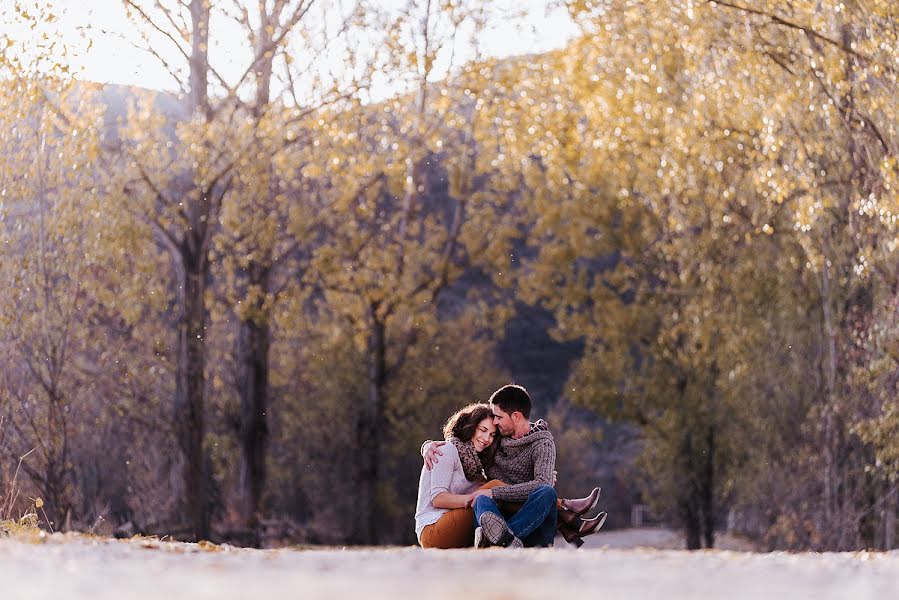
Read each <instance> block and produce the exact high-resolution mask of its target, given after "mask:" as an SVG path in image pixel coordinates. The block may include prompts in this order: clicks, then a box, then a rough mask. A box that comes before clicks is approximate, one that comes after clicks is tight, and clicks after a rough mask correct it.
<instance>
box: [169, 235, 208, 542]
mask: <svg viewBox="0 0 899 600" xmlns="http://www.w3.org/2000/svg"><path fill="white" fill-rule="evenodd" d="M182 256H183V258H184V273H185V275H184V281H183V297H182V304H183V306H182V312H181V315H180V318H179V321H178V364H177V368H176V385H175V407H174V408H175V410H174V415H173V416H174V421H175V432H176V436H177V439H178V446H179V449H180V451H181V459H182V461H183V462H182V469H183V471H182V478H183V481H184V504H185V507H184V510H185V514H186V515H187V519H188V522H189V526H190V529H191V532H192V534H193V537H194V539H196V540H201V539H208V538H209V506H208V490H207V485H206V472H205V468H204V460H203V458H204V457H203V437H204V433H205V423H204V414H203V411H204V392H205V367H206V356H205V342H206V339H205V337H206V307H205V304H204V295H205V290H206V273H205V267H204V266H203V265H204V264H205V261H203V260H201V259H200V258H198V257H195V256H193V253H191V252H189V251H185V252H183V254H182Z"/></svg>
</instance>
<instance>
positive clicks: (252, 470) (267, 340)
mask: <svg viewBox="0 0 899 600" xmlns="http://www.w3.org/2000/svg"><path fill="white" fill-rule="evenodd" d="M250 273H251V282H250V283H251V284H254V285H259V286H260V288H261V289H263V290H265V289H267V288H268V279H269V269H268V268H267V267H258V268H253V266H251V269H250ZM264 301H265V300H264V298H258V299H257V303H258V304H259V306H257V307H255V309H258V311H262V310H263V307H262V306H261V305H262V304H263V303H264ZM256 313H257V310H254V311H253V312H252V314H251V315H250V318H248V319H246V320H243V321H241V322H240V331H239V334H238V340H237V389H238V395H239V396H240V434H239V435H240V497H241V504H242V506H241V510H242V512H243V515H242V517H243V521H244V525H245V526H246V527H247V529H248V531H249V532H250V534H251V536H252V540H251V541H252V543H253V544H254V545H256V546H258V545H259V543H260V542H261V540H260V537H259V531H258V528H259V511H260V507H261V505H262V494H263V492H264V490H265V479H266V469H265V459H266V450H267V445H268V423H267V414H266V413H267V411H268V393H269V359H268V353H269V348H270V346H271V328H270V326H269V322H268V319H267V318H260V319H256V318H254V317H255V316H257V315H256Z"/></svg>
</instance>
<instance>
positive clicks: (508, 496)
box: [493, 440, 556, 502]
mask: <svg viewBox="0 0 899 600" xmlns="http://www.w3.org/2000/svg"><path fill="white" fill-rule="evenodd" d="M555 468H556V444H555V443H554V442H553V441H551V440H544V441H541V442H540V443H539V445H538V444H534V478H533V479H532V480H530V481H525V482H523V483H516V484H514V485H504V486H500V487H495V488H493V499H494V500H500V501H503V502H524V501H525V500H527V499H528V496H529V495H530V494H531V492H533V491H534V490H535V489H537V487H539V486H541V485H550V486H551V485H552V484H553V470H555Z"/></svg>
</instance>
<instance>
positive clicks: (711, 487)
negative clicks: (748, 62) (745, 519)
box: [702, 427, 715, 548]
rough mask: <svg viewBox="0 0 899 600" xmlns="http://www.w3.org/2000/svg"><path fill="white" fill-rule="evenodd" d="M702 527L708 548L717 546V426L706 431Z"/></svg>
mask: <svg viewBox="0 0 899 600" xmlns="http://www.w3.org/2000/svg"><path fill="white" fill-rule="evenodd" d="M702 528H703V531H702V533H703V541H704V542H705V547H706V548H714V547H715V428H714V427H709V429H708V431H707V432H706V448H705V464H704V469H703V474H702Z"/></svg>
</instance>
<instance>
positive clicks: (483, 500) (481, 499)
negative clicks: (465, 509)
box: [472, 496, 491, 511]
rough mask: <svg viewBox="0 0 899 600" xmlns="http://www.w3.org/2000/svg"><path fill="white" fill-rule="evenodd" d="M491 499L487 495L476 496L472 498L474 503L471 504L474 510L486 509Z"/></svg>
mask: <svg viewBox="0 0 899 600" xmlns="http://www.w3.org/2000/svg"><path fill="white" fill-rule="evenodd" d="M490 505H491V501H490V498H488V497H487V496H478V497H477V498H475V499H474V504H473V505H472V506H473V507H474V509H475V510H481V511H483V510H486V509H488V508H490Z"/></svg>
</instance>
